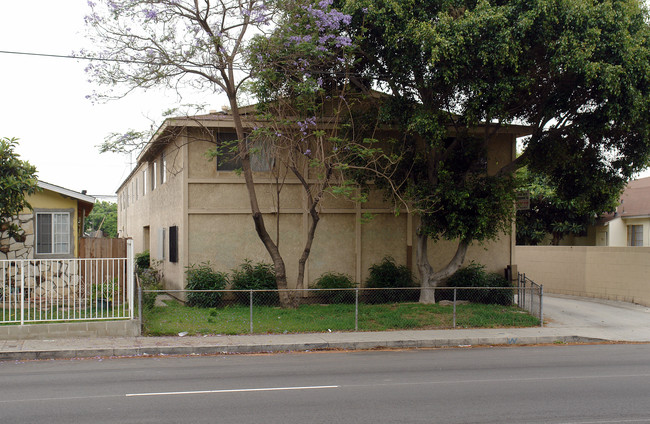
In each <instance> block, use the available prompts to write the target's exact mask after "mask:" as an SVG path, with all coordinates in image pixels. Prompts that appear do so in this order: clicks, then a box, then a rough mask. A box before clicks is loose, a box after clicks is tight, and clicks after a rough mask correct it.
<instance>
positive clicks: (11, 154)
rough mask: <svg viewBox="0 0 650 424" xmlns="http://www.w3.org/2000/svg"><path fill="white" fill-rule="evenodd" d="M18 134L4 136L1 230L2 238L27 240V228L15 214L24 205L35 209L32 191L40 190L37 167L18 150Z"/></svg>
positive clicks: (0, 148)
mask: <svg viewBox="0 0 650 424" xmlns="http://www.w3.org/2000/svg"><path fill="white" fill-rule="evenodd" d="M17 145H18V139H16V138H6V137H2V138H0V231H1V234H2V238H5V239H6V238H13V239H14V240H16V241H20V242H24V241H25V232H24V231H23V230H22V228H20V227H19V225H18V224H17V223H16V222H15V220H14V218H15V217H16V216H17V215H18V214H20V213H21V212H22V211H23V210H24V209H31V208H32V207H31V205H30V204H29V203H28V202H27V199H26V197H27V196H28V195H31V194H34V193H36V191H37V190H38V187H37V184H38V179H37V176H36V167H34V166H33V165H31V164H30V163H29V162H27V161H24V160H21V159H20V155H18V153H16V152H15V148H16V146H17Z"/></svg>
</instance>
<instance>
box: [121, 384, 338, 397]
mask: <svg viewBox="0 0 650 424" xmlns="http://www.w3.org/2000/svg"><path fill="white" fill-rule="evenodd" d="M340 387H341V386H302V387H262V388H255V389H223V390H194V391H187V392H158V393H127V394H126V395H125V396H126V397H133V396H174V395H200V394H210V393H245V392H278V391H286V390H320V389H338V388H340Z"/></svg>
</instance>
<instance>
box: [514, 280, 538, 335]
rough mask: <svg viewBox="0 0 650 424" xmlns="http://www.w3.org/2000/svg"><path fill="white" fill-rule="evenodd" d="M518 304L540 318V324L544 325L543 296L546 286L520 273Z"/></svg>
mask: <svg viewBox="0 0 650 424" xmlns="http://www.w3.org/2000/svg"><path fill="white" fill-rule="evenodd" d="M517 287H518V289H517V296H516V301H517V306H519V307H520V308H521V309H523V310H525V311H528V312H529V313H530V314H531V315H533V316H535V317H537V318H539V322H540V326H542V327H543V326H544V308H543V302H542V298H543V297H544V287H542V286H541V285H540V284H537V283H535V282H534V281H533V280H531V279H530V278H528V277H526V274H521V273H519V274H518V278H517Z"/></svg>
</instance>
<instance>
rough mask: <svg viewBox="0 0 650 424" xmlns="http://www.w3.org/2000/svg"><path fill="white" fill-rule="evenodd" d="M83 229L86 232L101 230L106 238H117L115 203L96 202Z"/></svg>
mask: <svg viewBox="0 0 650 424" xmlns="http://www.w3.org/2000/svg"><path fill="white" fill-rule="evenodd" d="M85 227H86V228H85V229H84V231H86V232H92V231H98V230H101V231H103V232H104V234H106V235H107V236H108V237H111V238H115V237H117V203H112V202H106V201H101V202H96V203H95V205H94V206H93V210H92V211H91V212H90V214H89V215H88V216H87V217H86V225H85Z"/></svg>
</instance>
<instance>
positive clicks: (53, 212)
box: [34, 209, 74, 259]
mask: <svg viewBox="0 0 650 424" xmlns="http://www.w3.org/2000/svg"><path fill="white" fill-rule="evenodd" d="M43 215H49V216H50V217H51V219H50V231H51V235H50V237H51V238H50V241H49V246H50V249H51V252H43V251H39V240H40V234H39V231H40V226H39V216H43ZM55 216H60V217H63V216H65V217H67V223H64V224H67V225H65V227H61V226H60V225H59V226H58V228H57V223H56V222H55ZM34 221H35V231H34V257H35V258H37V259H38V258H41V259H42V258H68V257H72V256H73V253H74V252H73V250H74V239H73V237H74V209H36V210H34ZM59 224H60V223H59ZM62 228H65V230H64V231H61V230H62ZM63 240H65V242H63ZM62 243H64V245H65V246H67V249H65V250H59V249H57V246H58V245H60V244H62Z"/></svg>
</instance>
